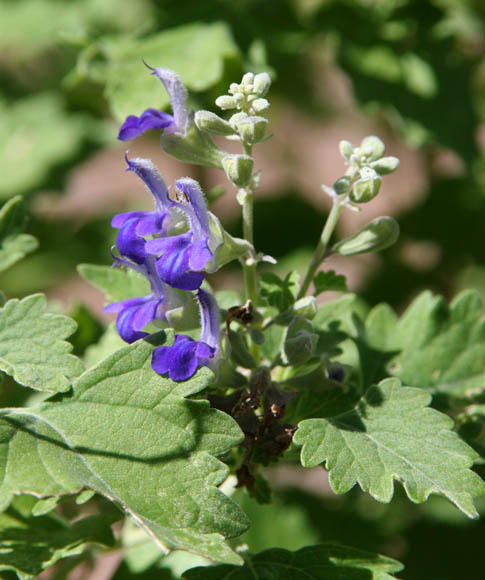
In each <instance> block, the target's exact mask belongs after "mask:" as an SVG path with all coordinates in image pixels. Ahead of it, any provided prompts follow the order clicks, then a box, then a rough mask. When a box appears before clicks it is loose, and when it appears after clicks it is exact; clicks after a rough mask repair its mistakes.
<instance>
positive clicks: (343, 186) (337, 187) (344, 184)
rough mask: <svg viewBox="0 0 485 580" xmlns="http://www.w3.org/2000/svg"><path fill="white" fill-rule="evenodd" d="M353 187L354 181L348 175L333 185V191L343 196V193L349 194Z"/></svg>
mask: <svg viewBox="0 0 485 580" xmlns="http://www.w3.org/2000/svg"><path fill="white" fill-rule="evenodd" d="M351 185H352V180H351V179H350V177H348V176H347V175H344V176H343V177H340V179H337V181H336V182H335V183H334V184H333V189H334V191H335V193H338V194H339V195H341V194H342V193H347V192H348V191H349V189H350V186H351Z"/></svg>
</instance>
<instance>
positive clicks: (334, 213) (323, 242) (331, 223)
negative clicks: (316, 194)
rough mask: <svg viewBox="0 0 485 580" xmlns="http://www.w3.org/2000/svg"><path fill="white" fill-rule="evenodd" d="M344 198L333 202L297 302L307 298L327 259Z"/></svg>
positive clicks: (338, 198) (340, 197) (341, 197)
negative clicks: (319, 268)
mask: <svg viewBox="0 0 485 580" xmlns="http://www.w3.org/2000/svg"><path fill="white" fill-rule="evenodd" d="M344 197H345V195H343V196H339V197H336V198H335V199H334V200H333V205H332V209H331V210H330V213H329V215H328V218H327V221H326V222H325V225H324V227H323V230H322V233H321V235H320V239H319V240H318V244H317V247H316V248H315V251H314V252H313V256H312V259H311V260H310V263H309V265H308V269H307V271H306V274H305V278H304V279H303V282H302V285H301V288H300V291H299V292H298V296H297V297H296V299H297V300H299V299H300V298H303V297H304V296H305V294H306V293H307V290H308V288H309V286H310V284H311V282H312V280H313V277H314V276H315V273H316V271H317V269H318V267H319V266H320V264H321V263H322V261H323V259H324V257H325V252H326V250H327V246H328V242H329V241H330V238H331V236H332V234H333V231H334V229H335V227H336V225H337V222H338V220H339V217H340V213H341V211H342V208H343V203H342V201H343V198H344Z"/></svg>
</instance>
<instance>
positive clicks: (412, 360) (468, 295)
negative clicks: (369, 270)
mask: <svg viewBox="0 0 485 580" xmlns="http://www.w3.org/2000/svg"><path fill="white" fill-rule="evenodd" d="M365 333H366V341H367V344H368V345H369V346H370V347H371V348H372V349H374V350H375V351H380V352H381V353H388V354H390V356H388V359H390V360H389V362H388V364H387V368H386V372H388V373H390V374H392V375H394V376H397V377H399V378H400V379H401V380H402V381H403V382H404V383H406V384H409V385H413V386H416V387H422V388H429V389H433V391H434V390H440V391H446V392H450V393H454V394H463V393H465V392H466V391H467V389H470V388H477V387H483V385H484V383H485V359H484V355H483V353H484V352H485V319H484V317H483V306H482V302H481V299H480V296H479V294H478V293H477V292H475V291H472V290H469V291H465V292H463V293H462V294H460V295H458V296H457V297H456V298H455V299H454V300H453V301H452V302H451V304H450V306H449V307H448V306H447V305H446V303H445V301H444V300H443V298H442V297H439V296H433V295H432V294H431V292H429V291H426V292H423V293H422V294H420V295H419V296H418V297H417V298H416V299H415V300H414V301H413V303H412V304H411V305H410V306H409V308H408V309H407V310H406V312H405V313H404V314H403V315H402V316H401V318H399V319H398V318H397V316H396V315H395V314H394V312H393V311H392V310H391V309H390V307H389V306H387V305H385V304H381V305H379V306H377V307H376V308H374V309H373V310H372V311H371V312H370V314H369V316H368V317H367V320H366V323H365ZM375 378H377V379H380V378H382V377H373V379H372V380H375Z"/></svg>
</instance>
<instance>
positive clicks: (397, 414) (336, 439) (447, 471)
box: [294, 378, 485, 518]
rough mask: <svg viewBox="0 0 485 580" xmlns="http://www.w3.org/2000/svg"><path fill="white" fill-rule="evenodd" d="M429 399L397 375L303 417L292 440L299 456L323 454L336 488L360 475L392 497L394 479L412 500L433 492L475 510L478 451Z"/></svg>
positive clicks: (319, 459)
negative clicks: (351, 400)
mask: <svg viewBox="0 0 485 580" xmlns="http://www.w3.org/2000/svg"><path fill="white" fill-rule="evenodd" d="M430 400H431V396H430V395H429V394H428V393H426V392H425V391H423V390H421V389H415V388H412V387H403V386H401V383H400V381H399V380H398V379H394V378H393V379H386V380H384V381H382V382H381V383H379V385H373V386H371V387H370V388H369V389H368V391H367V393H366V394H365V396H364V397H363V398H362V399H361V400H360V401H359V402H358V403H357V405H356V406H355V407H354V408H353V409H351V410H349V411H347V412H345V413H342V414H340V415H335V416H333V417H329V418H326V419H307V420H305V421H302V422H301V423H300V425H299V428H298V431H297V432H296V434H295V437H294V442H295V443H296V444H297V445H302V446H303V448H302V450H301V461H302V464H303V465H304V466H305V467H313V466H315V465H318V464H320V463H323V462H326V467H327V469H328V470H329V472H330V478H329V479H330V485H331V486H332V489H333V490H334V491H335V492H336V493H345V492H346V491H348V490H349V489H351V488H352V487H353V486H354V485H355V484H356V483H358V484H359V485H360V487H361V488H362V489H363V490H364V491H368V492H369V493H370V494H371V495H372V496H373V497H374V498H375V499H377V500H378V501H382V502H389V501H390V500H391V498H392V495H393V486H394V483H393V481H394V479H397V480H398V481H400V482H401V483H402V484H403V486H404V489H405V490H406V493H407V494H408V496H409V498H410V499H411V500H412V501H414V502H417V503H420V502H423V501H425V500H426V499H427V498H428V496H429V495H430V494H431V493H435V494H438V495H442V496H444V497H446V498H448V499H449V500H450V501H451V502H453V503H454V504H455V505H456V506H457V507H458V508H459V509H460V510H462V511H463V512H464V513H465V514H466V515H468V516H469V517H472V518H474V517H477V515H478V514H477V511H476V509H475V507H474V505H473V497H474V496H478V495H481V494H484V493H485V483H484V482H483V481H482V480H481V479H480V478H479V476H478V475H476V474H475V473H474V472H473V471H471V470H470V469H469V468H470V466H471V465H472V463H473V461H474V460H475V459H476V458H477V454H476V453H475V452H474V451H473V449H471V447H469V446H468V445H467V444H466V443H464V442H463V441H462V440H461V439H460V438H459V437H458V435H457V434H456V433H454V432H453V431H452V430H451V429H452V427H453V421H452V420H451V419H450V418H449V417H448V416H446V415H443V414H442V413H439V412H438V411H436V410H434V409H430V408H426V406H427V405H428V404H429V402H430Z"/></svg>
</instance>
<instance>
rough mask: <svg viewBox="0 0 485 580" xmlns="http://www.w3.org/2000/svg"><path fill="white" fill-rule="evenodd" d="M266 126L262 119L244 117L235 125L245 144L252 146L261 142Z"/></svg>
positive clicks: (266, 120)
mask: <svg viewBox="0 0 485 580" xmlns="http://www.w3.org/2000/svg"><path fill="white" fill-rule="evenodd" d="M267 124H268V119H265V118H264V117H246V119H243V120H242V121H240V122H239V123H238V124H237V130H238V132H239V135H241V138H242V139H243V140H244V141H246V143H250V144H251V145H253V144H254V143H258V142H259V141H262V140H263V138H264V133H265V131H266V125H267Z"/></svg>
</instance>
